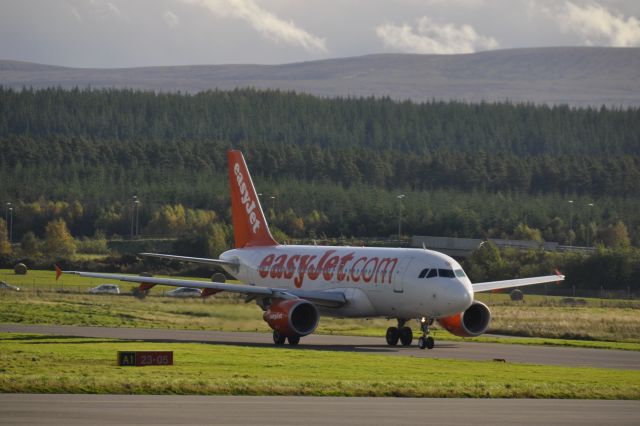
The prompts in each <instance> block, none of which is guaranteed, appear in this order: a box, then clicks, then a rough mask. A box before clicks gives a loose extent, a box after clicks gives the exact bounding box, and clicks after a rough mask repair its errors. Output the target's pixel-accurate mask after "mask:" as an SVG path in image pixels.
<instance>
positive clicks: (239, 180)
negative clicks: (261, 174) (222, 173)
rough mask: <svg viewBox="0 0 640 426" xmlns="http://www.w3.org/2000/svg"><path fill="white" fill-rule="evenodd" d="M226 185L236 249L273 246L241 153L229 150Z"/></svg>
mask: <svg viewBox="0 0 640 426" xmlns="http://www.w3.org/2000/svg"><path fill="white" fill-rule="evenodd" d="M227 159H228V160H229V183H230V184H231V215H232V219H233V235H234V238H235V243H236V248H242V247H253V246H275V245H277V244H278V243H277V242H276V240H274V239H273V237H272V236H271V232H269V226H268V225H267V220H266V218H265V217H264V212H263V211H262V207H261V206H260V200H259V199H258V194H257V193H256V190H255V187H254V186H253V181H252V180H251V175H250V174H249V170H248V169H247V163H246V162H245V161H244V157H243V156H242V153H241V152H240V151H236V150H229V151H228V152H227Z"/></svg>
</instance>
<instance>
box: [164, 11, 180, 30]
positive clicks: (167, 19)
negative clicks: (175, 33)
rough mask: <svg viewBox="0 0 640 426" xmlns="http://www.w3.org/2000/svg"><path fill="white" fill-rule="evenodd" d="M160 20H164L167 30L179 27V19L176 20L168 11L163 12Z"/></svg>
mask: <svg viewBox="0 0 640 426" xmlns="http://www.w3.org/2000/svg"><path fill="white" fill-rule="evenodd" d="M162 19H164V22H166V23H167V25H168V26H169V28H175V27H177V26H178V25H180V18H178V15H176V14H175V13H173V12H172V11H170V10H165V12H164V13H163V14H162Z"/></svg>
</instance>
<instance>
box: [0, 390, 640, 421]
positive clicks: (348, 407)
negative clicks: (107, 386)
mask: <svg viewBox="0 0 640 426" xmlns="http://www.w3.org/2000/svg"><path fill="white" fill-rule="evenodd" d="M639 414H640V401H594V400H547V399H541V400H536V399H413V398H332V397H316V398H314V397H269V396H268V397H246V396H239V397H233V396H231V397H227V396H165V395H39V394H35V395H28V394H2V395H0V424H7V425H9V424H10V425H15V424H46V425H85V424H92V425H102V424H109V425H121V424H136V425H160V424H165V425H166V424H225V425H241V424H252V425H255V424H260V425H274V426H282V425H300V424H305V425H325V424H331V425H372V424H376V425H378V424H389V425H409V424H411V425H415V424H447V425H464V426H467V425H470V424H473V425H514V424H517V425H540V424H563V425H603V424H606V425H637V424H638V415H639Z"/></svg>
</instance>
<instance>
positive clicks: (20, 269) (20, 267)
mask: <svg viewBox="0 0 640 426" xmlns="http://www.w3.org/2000/svg"><path fill="white" fill-rule="evenodd" d="M27 271H28V268H27V265H25V264H24V263H18V264H17V265H16V266H14V267H13V272H15V274H16V275H27Z"/></svg>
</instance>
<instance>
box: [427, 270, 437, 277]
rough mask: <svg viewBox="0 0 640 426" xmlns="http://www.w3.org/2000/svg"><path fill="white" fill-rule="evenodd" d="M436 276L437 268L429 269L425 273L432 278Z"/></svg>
mask: <svg viewBox="0 0 640 426" xmlns="http://www.w3.org/2000/svg"><path fill="white" fill-rule="evenodd" d="M437 276H438V270H437V269H431V270H430V271H429V273H428V274H427V278H433V277H437Z"/></svg>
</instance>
